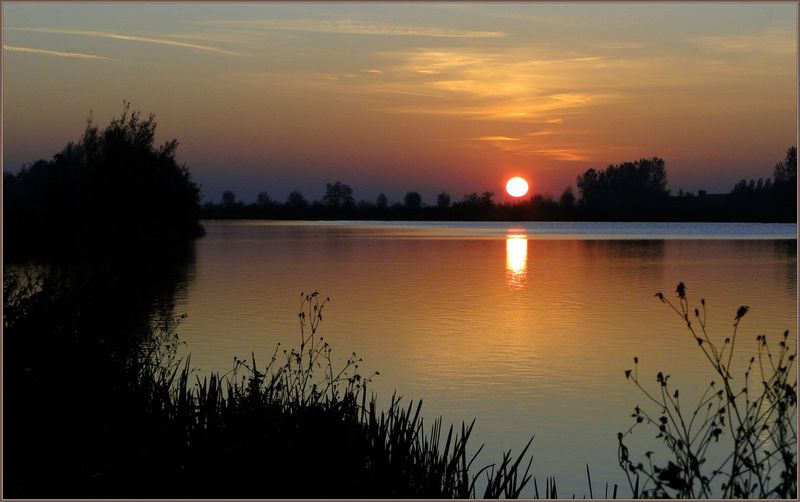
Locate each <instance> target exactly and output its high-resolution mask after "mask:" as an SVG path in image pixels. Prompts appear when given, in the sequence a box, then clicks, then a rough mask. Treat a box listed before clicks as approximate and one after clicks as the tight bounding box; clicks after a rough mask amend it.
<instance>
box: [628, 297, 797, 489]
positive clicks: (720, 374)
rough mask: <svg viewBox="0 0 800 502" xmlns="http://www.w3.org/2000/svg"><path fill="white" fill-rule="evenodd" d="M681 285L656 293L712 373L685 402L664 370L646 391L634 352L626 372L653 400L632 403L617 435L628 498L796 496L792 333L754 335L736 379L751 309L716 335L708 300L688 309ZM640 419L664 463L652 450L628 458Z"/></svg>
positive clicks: (741, 311)
mask: <svg viewBox="0 0 800 502" xmlns="http://www.w3.org/2000/svg"><path fill="white" fill-rule="evenodd" d="M686 290H687V288H686V286H685V285H684V284H683V283H680V284H678V287H677V288H676V290H675V300H674V301H673V300H670V299H668V298H666V297H665V296H664V295H663V294H662V293H657V294H656V297H657V298H658V299H659V300H660V301H662V302H663V303H664V304H666V305H667V306H668V307H669V308H670V309H671V310H672V311H673V312H674V313H675V314H676V315H677V316H678V317H679V318H680V319H681V320H682V321H683V322H684V323H685V325H686V329H687V331H688V332H689V334H690V336H691V338H692V340H693V341H694V343H696V344H697V345H698V346H699V348H700V350H701V351H702V353H703V355H704V356H705V358H706V360H707V361H708V363H709V365H710V366H711V368H712V369H713V371H714V374H715V379H714V380H712V381H711V383H710V384H709V385H708V387H707V388H706V390H705V392H704V393H703V395H702V397H701V398H700V399H699V401H698V402H697V403H696V404H694V405H693V406H692V405H691V404H688V405H687V404H686V403H685V402H683V401H681V397H680V392H679V390H678V389H674V388H673V387H672V386H670V384H669V378H670V376H669V375H665V374H664V373H661V372H659V373H658V375H657V376H656V384H657V386H656V388H655V389H654V390H653V389H648V388H647V387H646V386H645V384H644V383H643V382H642V381H641V380H640V377H639V367H638V363H639V361H638V358H634V367H633V369H630V370H627V371H626V372H625V375H626V377H627V378H628V379H629V380H631V381H632V382H633V383H634V385H635V386H636V387H637V388H638V389H639V390H640V391H641V392H642V394H643V395H644V397H645V398H646V400H647V401H648V402H649V403H650V405H651V406H648V407H647V408H645V407H639V406H636V408H635V409H634V413H633V415H632V416H633V417H634V418H635V423H634V424H633V426H631V428H630V429H628V430H627V431H626V432H624V433H619V435H618V436H619V450H618V452H619V453H618V459H619V463H620V466H621V467H622V468H623V470H624V471H625V473H626V475H627V476H628V481H629V483H630V486H631V490H632V492H633V496H634V497H637V496H648V497H649V496H652V497H682V498H700V497H704V498H708V497H722V498H733V497H735V498H740V497H748V498H749V497H756V498H769V497H781V498H796V496H797V477H796V476H797V431H796V429H795V423H796V420H797V375H796V372H795V371H794V370H795V369H796V362H795V359H796V357H797V351H796V350H795V349H794V348H792V347H790V345H789V343H788V340H789V332H788V331H786V332H784V333H783V335H782V336H781V337H780V339H779V341H778V343H777V347H774V346H773V347H771V346H770V344H768V343H767V337H766V335H758V336H757V337H756V342H757V353H756V355H754V356H753V357H751V358H750V360H749V363H748V365H747V367H746V369H745V370H744V373H743V375H736V376H735V377H734V371H733V362H734V360H733V354H734V348H735V346H736V342H737V335H739V325H740V323H741V322H742V319H743V318H744V316H745V315H746V314H747V312H748V310H749V307H747V306H741V307H739V309H738V310H737V312H736V314H735V316H734V322H733V329H732V333H731V335H730V336H729V337H726V338H724V339H723V340H721V341H720V339H719V338H715V337H714V336H712V334H711V333H710V332H709V329H708V321H707V311H706V302H705V299H701V300H700V304H699V305H697V306H696V307H690V301H689V297H688V295H687V293H686ZM640 424H641V425H649V426H652V427H655V428H656V429H657V431H658V433H657V435H656V438H657V439H660V441H661V443H662V446H663V447H665V448H664V450H665V451H666V452H667V453H668V457H669V458H668V459H667V461H666V465H664V463H663V462H662V463H661V464H657V463H656V462H655V460H654V458H655V457H656V455H655V454H654V452H652V451H648V452H646V453H645V461H644V462H637V461H635V460H633V459H632V458H631V455H630V451H629V449H628V447H627V446H626V445H625V442H624V441H625V438H626V437H627V436H629V435H630V434H631V433H632V432H633V430H634V429H635V428H636V427H637V426H639V425H640ZM715 447H717V448H718V449H720V450H722V455H721V457H722V460H721V461H720V462H718V463H716V464H714V465H708V464H709V461H708V458H709V453H710V451H711V450H712V449H714V448H715ZM640 481H641V482H642V484H641V486H640V484H639V483H640Z"/></svg>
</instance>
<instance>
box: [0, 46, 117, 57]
mask: <svg viewBox="0 0 800 502" xmlns="http://www.w3.org/2000/svg"><path fill="white" fill-rule="evenodd" d="M3 50H4V51H10V52H27V53H30V54H45V55H47V56H58V57H62V58H75V59H105V60H112V59H114V58H109V57H105V56H98V55H97V54H84V53H82V52H63V51H51V50H47V49H34V48H32V47H16V46H14V45H3Z"/></svg>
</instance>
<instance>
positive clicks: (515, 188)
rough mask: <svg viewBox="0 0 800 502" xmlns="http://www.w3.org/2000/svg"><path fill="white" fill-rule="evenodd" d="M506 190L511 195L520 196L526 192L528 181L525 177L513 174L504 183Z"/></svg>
mask: <svg viewBox="0 0 800 502" xmlns="http://www.w3.org/2000/svg"><path fill="white" fill-rule="evenodd" d="M506 192H507V193H508V195H510V196H512V197H522V196H523V195H525V194H526V193H528V182H527V181H525V178H520V177H519V176H515V177H513V178H511V179H510V180H508V182H507V183H506Z"/></svg>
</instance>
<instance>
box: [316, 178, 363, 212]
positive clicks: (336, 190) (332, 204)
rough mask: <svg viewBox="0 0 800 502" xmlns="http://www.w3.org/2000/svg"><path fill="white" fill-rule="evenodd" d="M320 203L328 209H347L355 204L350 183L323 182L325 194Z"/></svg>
mask: <svg viewBox="0 0 800 502" xmlns="http://www.w3.org/2000/svg"><path fill="white" fill-rule="evenodd" d="M322 203H323V204H325V207H327V208H328V209H334V210H335V209H348V208H352V207H353V206H354V205H355V201H354V199H353V189H352V188H350V185H345V184H344V183H342V182H340V181H337V182H336V183H333V184H331V183H326V184H325V196H324V197H323V198H322Z"/></svg>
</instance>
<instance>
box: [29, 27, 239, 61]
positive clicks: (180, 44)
mask: <svg viewBox="0 0 800 502" xmlns="http://www.w3.org/2000/svg"><path fill="white" fill-rule="evenodd" d="M14 29H15V30H17V31H31V32H37V33H53V34H59V35H79V36H86V37H96V38H110V39H113V40H126V41H130V42H142V43H148V44H157V45H169V46H173V47H184V48H187V49H195V50H200V51H205V52H214V53H218V54H226V55H229V56H240V55H241V54H240V53H238V52H234V51H229V50H225V49H220V48H218V47H212V46H210V45H200V44H192V43H189V42H179V41H176V40H167V39H164V38H151V37H140V36H136V35H124V34H121V33H107V32H102V31H83V30H57V29H50V28H14Z"/></svg>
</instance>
